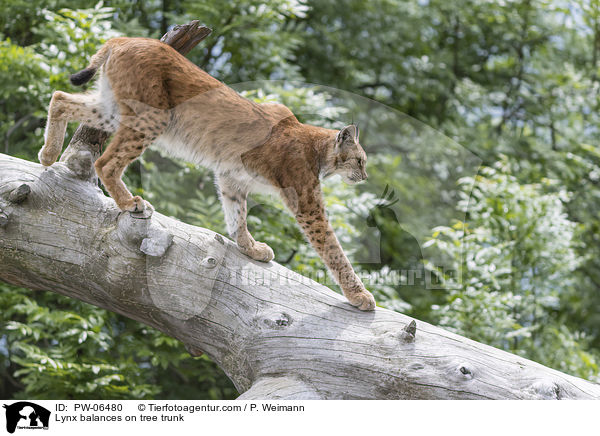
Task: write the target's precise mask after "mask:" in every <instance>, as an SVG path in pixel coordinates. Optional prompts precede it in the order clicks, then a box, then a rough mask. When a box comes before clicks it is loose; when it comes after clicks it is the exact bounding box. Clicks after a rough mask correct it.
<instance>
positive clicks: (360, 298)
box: [348, 290, 375, 311]
mask: <svg viewBox="0 0 600 436" xmlns="http://www.w3.org/2000/svg"><path fill="white" fill-rule="evenodd" d="M348 301H349V302H350V304H352V305H353V306H356V307H357V308H359V309H360V310H364V311H370V310H375V298H374V297H373V294H371V293H370V292H369V291H367V290H363V291H362V292H360V293H357V294H354V295H353V296H352V297H349V298H348Z"/></svg>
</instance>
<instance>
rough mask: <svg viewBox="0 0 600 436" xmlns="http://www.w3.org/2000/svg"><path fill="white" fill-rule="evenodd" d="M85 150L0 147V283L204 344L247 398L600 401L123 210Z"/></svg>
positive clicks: (205, 237) (593, 387) (578, 383)
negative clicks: (54, 153)
mask: <svg viewBox="0 0 600 436" xmlns="http://www.w3.org/2000/svg"><path fill="white" fill-rule="evenodd" d="M84 151H85V150H84ZM87 152H88V153H91V152H90V151H87ZM78 156H79V158H77V157H73V158H72V159H70V160H69V162H70V165H69V164H67V163H64V162H58V163H56V164H54V165H53V166H52V167H50V168H47V169H44V168H43V167H42V166H41V165H39V164H37V163H33V162H27V161H24V160H20V159H17V158H14V157H10V156H6V155H2V154H0V280H3V281H5V282H8V283H12V284H15V285H20V286H25V287H28V288H31V289H38V290H49V291H53V292H57V293H60V294H62V295H66V296H69V297H73V298H78V299H80V300H83V301H86V302H88V303H90V304H94V305H96V306H99V307H102V308H105V309H108V310H111V311H114V312H117V313H120V314H122V315H125V316H127V317H129V318H132V319H135V320H138V321H140V322H143V323H145V324H147V325H150V326H152V327H155V328H157V329H159V330H161V331H162V332H164V333H166V334H167V335H170V336H172V337H174V338H177V339H179V340H180V341H182V342H183V343H184V344H185V345H186V347H187V349H188V350H189V351H190V353H191V354H195V355H197V354H199V353H201V352H205V353H207V354H208V355H209V356H210V357H211V358H212V359H214V361H215V362H216V363H217V364H218V365H219V366H220V367H221V368H223V370H224V371H225V373H226V374H227V375H228V376H229V377H230V378H231V380H232V381H233V382H234V384H235V386H236V387H237V389H238V390H239V392H240V393H242V395H241V396H240V398H241V399H278V398H279V399H284V398H288V399H309V398H323V399H330V398H376V399H418V398H421V399H485V398H489V399H536V398H552V399H567V398H586V399H600V385H597V384H593V383H590V382H588V381H585V380H582V379H579V378H576V377H572V376H569V375H566V374H563V373H560V372H558V371H555V370H552V369H549V368H546V367H543V366H542V365H539V364H537V363H534V362H531V361H528V360H526V359H523V358H521V357H518V356H515V355H512V354H509V353H506V352H504V351H500V350H497V349H495V348H492V347H489V346H486V345H482V344H479V343H476V342H474V341H471V340H469V339H466V338H463V337H460V336H457V335H455V334H452V333H449V332H447V331H444V330H442V329H440V328H437V327H434V326H432V325H429V324H427V323H424V322H417V323H416V324H415V323H414V322H412V321H413V320H411V319H410V318H408V317H406V316H404V315H402V314H399V313H395V312H391V311H389V310H385V309H379V308H378V309H377V310H375V311H374V312H370V313H369V312H361V311H359V310H358V309H355V308H354V307H352V306H350V304H349V303H347V302H346V301H345V299H344V298H343V297H342V296H341V295H338V294H336V293H335V292H333V291H331V290H329V289H328V288H326V287H325V286H322V285H320V284H318V283H315V282H313V281H311V280H308V279H306V278H304V277H302V276H300V275H298V274H296V273H293V272H291V271H289V270H287V269H286V268H284V267H282V266H280V265H278V264H276V263H273V262H271V263H269V264H263V263H258V262H255V261H252V260H251V259H249V258H248V257H246V256H244V255H243V254H241V253H240V252H239V251H238V250H237V248H236V246H235V244H234V243H233V242H231V241H229V240H228V239H226V238H224V237H222V236H221V235H218V234H216V233H214V232H211V231H210V230H207V229H202V228H198V227H193V226H190V225H187V224H184V223H182V222H179V221H176V220H174V219H171V218H168V217H165V216H163V215H161V214H159V213H157V212H155V213H154V214H152V215H151V216H148V215H136V214H130V213H121V212H120V211H119V210H118V209H117V207H116V205H115V203H114V202H113V200H112V199H110V198H108V197H106V196H104V194H103V193H102V191H101V190H100V189H99V188H98V187H97V185H96V184H94V183H92V181H91V180H90V177H89V174H90V172H91V171H92V166H91V162H92V160H91V159H86V158H85V153H83V152H82V153H80V154H79V155H78ZM81 157H83V158H82V159H80V158H81ZM75 162H77V163H75ZM86 165H88V167H87V168H88V170H85V168H86ZM72 168H74V169H75V170H73V169H72Z"/></svg>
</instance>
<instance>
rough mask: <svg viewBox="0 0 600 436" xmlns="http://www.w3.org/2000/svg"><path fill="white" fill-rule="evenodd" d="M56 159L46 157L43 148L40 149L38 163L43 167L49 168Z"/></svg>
mask: <svg viewBox="0 0 600 436" xmlns="http://www.w3.org/2000/svg"><path fill="white" fill-rule="evenodd" d="M57 157H58V156H56V157H52V156H48V155H47V153H45V152H44V148H42V149H41V150H40V151H39V153H38V161H39V162H40V163H41V164H42V165H43V166H45V167H49V166H51V165H52V164H53V163H54V162H56V158H57Z"/></svg>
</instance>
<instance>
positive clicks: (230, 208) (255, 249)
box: [217, 176, 275, 262]
mask: <svg viewBox="0 0 600 436" xmlns="http://www.w3.org/2000/svg"><path fill="white" fill-rule="evenodd" d="M217 185H218V187H219V191H220V195H221V204H222V205H223V212H224V213H225V223H226V224H227V231H228V232H229V235H230V236H231V238H232V239H233V240H234V241H236V242H237V244H238V247H239V249H240V251H241V252H242V253H244V254H245V255H247V256H250V257H251V258H252V259H254V260H258V261H260V262H270V261H271V260H273V257H274V256H275V255H274V253H273V250H272V249H271V247H269V246H268V245H267V244H265V243H264V242H257V241H255V240H254V238H253V237H252V235H251V234H250V232H249V231H248V227H247V225H246V214H247V210H246V197H247V192H243V191H241V190H240V189H238V188H237V187H236V186H235V184H234V183H231V182H230V181H229V180H228V179H227V178H225V177H222V176H221V177H219V178H218V180H217Z"/></svg>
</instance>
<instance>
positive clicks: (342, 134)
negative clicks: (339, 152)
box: [335, 124, 358, 148]
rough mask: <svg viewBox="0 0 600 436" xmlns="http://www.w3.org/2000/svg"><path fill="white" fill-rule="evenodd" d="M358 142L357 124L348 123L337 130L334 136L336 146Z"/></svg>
mask: <svg viewBox="0 0 600 436" xmlns="http://www.w3.org/2000/svg"><path fill="white" fill-rule="evenodd" d="M357 142H358V126H355V125H354V124H350V125H349V126H346V127H344V128H343V129H342V130H340V131H339V132H338V134H337V135H336V137H335V146H336V148H341V147H343V146H344V145H350V144H352V143H357Z"/></svg>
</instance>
